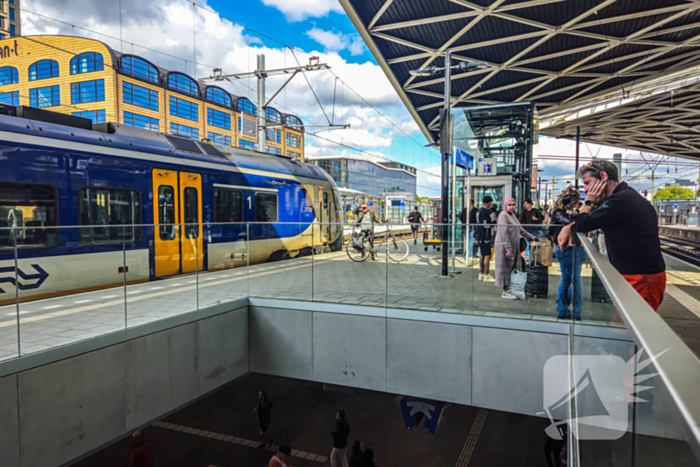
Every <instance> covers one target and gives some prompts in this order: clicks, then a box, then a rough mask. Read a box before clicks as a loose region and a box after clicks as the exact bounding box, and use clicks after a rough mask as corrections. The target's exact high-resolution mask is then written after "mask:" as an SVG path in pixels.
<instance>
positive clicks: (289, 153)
mask: <svg viewBox="0 0 700 467" xmlns="http://www.w3.org/2000/svg"><path fill="white" fill-rule="evenodd" d="M287 157H291V158H292V159H301V153H300V152H294V151H287Z"/></svg>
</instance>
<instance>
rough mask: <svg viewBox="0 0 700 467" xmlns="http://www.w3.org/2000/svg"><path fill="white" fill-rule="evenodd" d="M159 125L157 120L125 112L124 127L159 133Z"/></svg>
mask: <svg viewBox="0 0 700 467" xmlns="http://www.w3.org/2000/svg"><path fill="white" fill-rule="evenodd" d="M159 123H160V122H159V121H158V119H157V118H151V117H146V116H144V115H139V114H134V113H131V112H124V125H128V126H133V127H135V128H143V129H144V130H151V131H159Z"/></svg>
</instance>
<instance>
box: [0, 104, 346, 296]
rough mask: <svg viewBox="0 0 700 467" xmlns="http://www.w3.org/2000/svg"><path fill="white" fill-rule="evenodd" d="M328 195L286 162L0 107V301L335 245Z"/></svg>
mask: <svg viewBox="0 0 700 467" xmlns="http://www.w3.org/2000/svg"><path fill="white" fill-rule="evenodd" d="M339 203H340V198H339V196H338V191H337V188H336V186H335V184H334V182H333V179H332V178H331V177H329V176H328V174H327V173H326V172H324V171H323V170H322V169H320V168H318V167H316V166H314V165H310V164H305V163H302V162H299V161H297V160H292V159H289V158H286V157H281V156H274V155H269V154H263V153H259V152H253V151H248V150H243V149H238V148H233V147H224V146H218V145H214V144H210V143H207V142H200V141H193V140H190V139H186V138H181V137H177V136H172V135H168V134H162V133H155V132H151V131H148V130H141V129H136V128H131V127H125V126H122V125H118V124H113V123H106V124H100V125H92V124H91V122H90V121H89V120H85V119H81V118H78V117H73V116H67V115H62V114H56V113H53V112H47V111H43V110H38V109H31V108H25V107H17V108H15V107H9V106H0V305H2V304H8V303H12V302H14V301H15V299H16V293H18V295H19V297H20V300H21V301H22V300H32V299H38V298H47V297H51V296H57V295H62V294H66V293H77V292H83V291H89V290H96V289H100V288H107V287H113V286H116V285H120V284H123V283H124V281H126V282H127V283H136V282H143V281H152V280H155V279H157V278H160V277H167V276H173V275H176V274H183V273H192V272H195V271H212V270H219V269H226V268H233V267H239V266H245V265H246V264H255V263H261V262H265V261H275V260H282V259H287V258H293V257H296V256H299V255H302V256H303V255H310V254H313V253H316V252H321V251H336V250H340V249H341V248H342V242H343V232H342V227H341V226H340V225H338V224H337V223H338V222H342V217H341V206H340V205H339ZM15 245H16V246H17V248H16V250H15V248H14V246H15ZM15 251H16V256H17V257H16V258H15ZM16 288H18V289H19V290H16Z"/></svg>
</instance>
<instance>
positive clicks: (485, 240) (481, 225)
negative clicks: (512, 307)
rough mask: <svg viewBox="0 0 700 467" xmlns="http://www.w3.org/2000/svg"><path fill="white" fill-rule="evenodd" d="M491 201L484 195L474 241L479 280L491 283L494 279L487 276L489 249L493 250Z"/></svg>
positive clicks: (477, 216)
mask: <svg viewBox="0 0 700 467" xmlns="http://www.w3.org/2000/svg"><path fill="white" fill-rule="evenodd" d="M492 202H493V199H492V198H491V197H490V196H488V195H486V196H484V202H483V204H482V205H481V209H479V211H478V212H477V215H476V223H477V224H478V226H477V227H476V229H475V230H476V232H475V235H476V237H475V239H476V241H477V242H478V243H479V253H481V260H480V261H479V280H480V281H484V282H493V281H494V279H493V277H491V275H490V274H489V267H490V262H491V249H492V248H493V239H492V236H491V231H492V229H493V225H494V224H495V222H494V221H493V220H491V203H492Z"/></svg>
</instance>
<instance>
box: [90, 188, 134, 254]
mask: <svg viewBox="0 0 700 467" xmlns="http://www.w3.org/2000/svg"><path fill="white" fill-rule="evenodd" d="M78 209H79V212H80V225H87V226H90V227H84V228H81V229H80V241H81V242H82V243H84V244H88V245H106V244H112V243H137V242H140V241H141V231H142V228H141V227H140V226H137V225H138V224H140V223H141V194H140V193H139V192H138V191H136V190H123V189H117V188H104V187H85V188H81V189H80V190H78ZM116 226H122V227H116Z"/></svg>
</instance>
